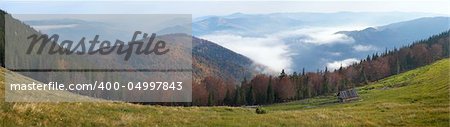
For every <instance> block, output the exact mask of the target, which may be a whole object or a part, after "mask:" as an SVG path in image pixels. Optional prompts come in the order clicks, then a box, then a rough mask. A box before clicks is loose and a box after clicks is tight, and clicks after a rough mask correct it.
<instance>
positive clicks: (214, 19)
mask: <svg viewBox="0 0 450 127" xmlns="http://www.w3.org/2000/svg"><path fill="white" fill-rule="evenodd" d="M427 16H442V15H441V14H433V13H418V12H336V13H308V12H300V13H271V14H244V13H234V14H231V15H227V16H205V17H200V18H197V19H195V20H194V22H193V24H192V33H193V34H194V35H195V36H202V35H207V34H212V33H229V32H232V33H233V34H238V35H244V36H260V35H263V34H268V33H273V32H279V31H287V30H295V29H300V28H305V27H335V26H341V25H381V24H388V23H393V22H398V21H405V20H412V19H415V18H420V17H427Z"/></svg>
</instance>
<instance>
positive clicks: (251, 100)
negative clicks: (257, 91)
mask: <svg viewBox="0 0 450 127" xmlns="http://www.w3.org/2000/svg"><path fill="white" fill-rule="evenodd" d="M246 97H247V99H246V100H247V104H248V105H253V104H254V103H255V96H254V95H253V86H250V88H249V89H248V92H247V95H246Z"/></svg>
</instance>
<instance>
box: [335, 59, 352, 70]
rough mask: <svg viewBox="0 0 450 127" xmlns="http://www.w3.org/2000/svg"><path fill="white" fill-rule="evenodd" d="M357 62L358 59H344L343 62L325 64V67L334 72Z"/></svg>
mask: <svg viewBox="0 0 450 127" xmlns="http://www.w3.org/2000/svg"><path fill="white" fill-rule="evenodd" d="M357 62H358V59H356V58H349V59H345V60H340V61H333V62H329V63H327V67H328V69H329V70H336V69H339V68H340V67H341V66H342V67H347V66H350V65H352V64H353V63H357Z"/></svg>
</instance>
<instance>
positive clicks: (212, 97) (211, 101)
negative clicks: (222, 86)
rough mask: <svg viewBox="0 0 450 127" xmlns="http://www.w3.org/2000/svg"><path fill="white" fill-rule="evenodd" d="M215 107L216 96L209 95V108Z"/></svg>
mask: <svg viewBox="0 0 450 127" xmlns="http://www.w3.org/2000/svg"><path fill="white" fill-rule="evenodd" d="M213 105H214V94H212V93H209V95H208V106H213Z"/></svg>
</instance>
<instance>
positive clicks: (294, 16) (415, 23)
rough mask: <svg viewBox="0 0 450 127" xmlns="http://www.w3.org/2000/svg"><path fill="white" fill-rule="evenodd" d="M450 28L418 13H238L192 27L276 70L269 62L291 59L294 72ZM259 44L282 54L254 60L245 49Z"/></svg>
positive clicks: (205, 19) (334, 64)
mask: <svg viewBox="0 0 450 127" xmlns="http://www.w3.org/2000/svg"><path fill="white" fill-rule="evenodd" d="M448 29H450V27H449V17H442V15H439V14H430V13H414V12H389V13H388V12H386V13H380V12H376V13H375V12H374V13H371V12H338V13H273V14H242V13H235V14H232V15H228V16H209V17H202V18H198V19H197V20H195V21H194V23H193V34H194V35H196V36H200V37H201V38H204V39H207V40H210V41H212V42H216V43H218V44H219V45H222V46H224V47H226V48H229V49H231V50H233V51H235V52H238V53H241V54H243V55H246V56H248V57H249V58H250V59H252V60H254V61H256V62H257V63H261V64H263V65H267V66H269V67H272V66H271V65H269V64H266V63H267V62H266V61H281V60H286V59H287V60H289V62H284V63H283V64H281V65H284V66H281V67H282V68H284V69H288V70H290V71H301V70H302V68H305V69H306V70H307V71H316V70H317V69H321V70H323V69H324V68H325V67H329V68H331V69H336V68H339V66H340V65H342V66H347V65H349V64H351V63H353V62H357V61H359V59H363V58H365V57H366V56H367V55H372V54H373V53H376V52H379V53H381V52H384V51H385V50H386V49H393V48H394V47H397V48H399V47H401V46H406V45H408V44H411V43H413V42H414V41H417V40H422V39H426V38H428V37H429V36H431V35H435V34H439V33H441V32H444V31H446V30H448ZM242 40H245V41H242ZM252 40H253V41H252ZM246 43H248V44H246ZM256 43H262V44H261V45H267V46H261V47H260V49H265V48H267V49H273V51H282V52H278V54H276V55H275V56H277V57H272V58H257V57H254V56H258V54H260V53H258V52H257V51H256V52H250V51H247V50H245V48H244V47H245V46H247V47H255V46H259V45H255V44H256ZM236 45H238V46H236ZM277 47H283V48H278V49H277ZM261 51H264V50H261ZM269 51H270V50H267V52H269ZM275 53H276V52H275ZM279 65H280V64H278V65H275V64H274V66H279ZM273 68H274V67H272V69H273ZM276 68H277V69H279V68H280V67H276ZM280 70H281V69H280ZM280 70H275V71H280Z"/></svg>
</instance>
